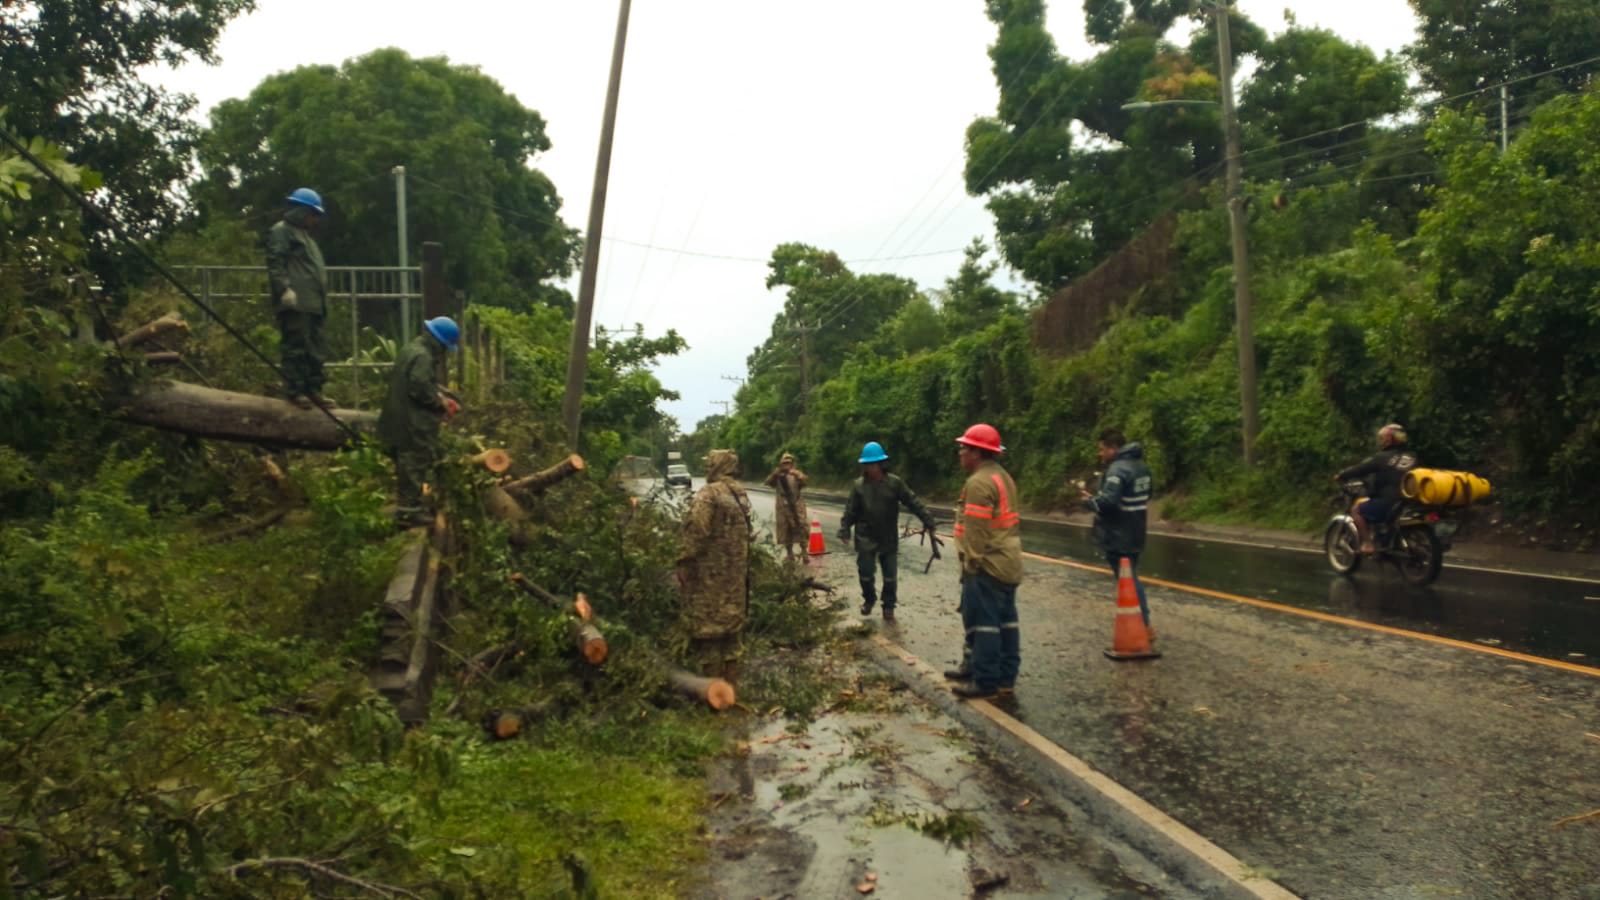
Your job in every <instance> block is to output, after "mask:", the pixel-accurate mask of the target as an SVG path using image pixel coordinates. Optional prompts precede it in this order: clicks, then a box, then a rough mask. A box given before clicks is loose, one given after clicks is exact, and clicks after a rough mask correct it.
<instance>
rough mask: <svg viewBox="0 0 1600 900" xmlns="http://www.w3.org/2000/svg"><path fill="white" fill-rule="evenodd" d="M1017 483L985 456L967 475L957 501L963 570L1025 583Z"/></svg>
mask: <svg viewBox="0 0 1600 900" xmlns="http://www.w3.org/2000/svg"><path fill="white" fill-rule="evenodd" d="M1016 499H1017V483H1016V482H1014V481H1012V480H1011V475H1010V474H1009V473H1007V472H1006V470H1005V469H1002V468H1000V464H999V463H997V462H995V461H993V460H986V461H985V462H983V463H982V464H981V465H979V466H978V468H977V469H975V470H974V471H973V472H972V474H971V475H969V476H967V483H966V485H965V486H963V487H962V488H961V499H960V500H957V501H956V529H955V534H956V555H957V556H958V557H959V558H960V559H961V574H962V575H963V576H965V575H976V574H978V573H979V572H984V573H987V574H988V575H989V576H990V577H991V578H994V579H995V580H996V581H1000V582H1003V583H1005V584H1020V583H1022V531H1021V524H1022V523H1021V518H1020V517H1019V516H1018V514H1017V507H1016Z"/></svg>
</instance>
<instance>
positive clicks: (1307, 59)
mask: <svg viewBox="0 0 1600 900" xmlns="http://www.w3.org/2000/svg"><path fill="white" fill-rule="evenodd" d="M1260 58H1261V65H1260V67H1259V68H1258V69H1257V70H1256V72H1255V74H1254V75H1253V76H1252V77H1251V79H1250V81H1249V82H1248V83H1247V84H1246V85H1245V86H1244V90H1243V91H1242V94H1241V97H1240V118H1241V120H1242V121H1243V122H1244V123H1245V128H1244V132H1245V135H1244V140H1245V145H1246V149H1258V148H1269V147H1273V146H1275V145H1277V144H1281V143H1286V142H1292V143H1290V144H1289V146H1288V147H1287V148H1285V149H1284V150H1282V151H1276V152H1273V153H1268V154H1265V155H1260V156H1256V157H1252V158H1251V159H1250V160H1248V161H1247V165H1248V166H1249V167H1250V171H1251V174H1252V176H1253V177H1256V178H1261V177H1262V176H1264V175H1273V176H1277V177H1284V178H1292V177H1295V176H1298V175H1303V174H1305V173H1308V172H1311V171H1313V170H1315V169H1316V168H1318V167H1320V166H1323V165H1333V166H1335V167H1341V166H1347V165H1349V164H1351V163H1355V164H1357V165H1359V163H1360V161H1361V160H1362V158H1363V157H1364V156H1365V155H1367V153H1368V152H1369V151H1370V149H1371V148H1370V146H1369V143H1368V141H1367V140H1366V138H1367V136H1368V134H1369V133H1370V132H1372V131H1373V130H1374V128H1373V126H1372V125H1371V123H1372V122H1374V121H1377V120H1379V119H1382V118H1384V117H1387V116H1393V115H1395V114H1397V113H1399V112H1401V111H1402V110H1404V109H1405V108H1406V106H1407V97H1406V72H1405V68H1404V66H1403V65H1402V64H1401V61H1400V60H1398V59H1396V58H1394V57H1393V56H1386V57H1384V58H1383V59H1379V58H1378V57H1377V55H1376V54H1374V53H1373V52H1372V51H1371V50H1370V49H1368V48H1366V47H1363V46H1360V45H1357V44H1351V43H1349V42H1347V41H1345V40H1343V39H1342V38H1340V37H1339V36H1338V35H1336V34H1334V33H1333V32H1331V31H1325V30H1323V29H1319V28H1290V29H1289V30H1288V31H1285V32H1284V33H1283V34H1281V35H1279V36H1278V37H1276V38H1273V39H1272V40H1271V41H1268V42H1267V43H1266V44H1265V45H1264V46H1263V47H1262V48H1261V54H1260Z"/></svg>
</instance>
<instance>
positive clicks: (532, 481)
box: [503, 453, 585, 494]
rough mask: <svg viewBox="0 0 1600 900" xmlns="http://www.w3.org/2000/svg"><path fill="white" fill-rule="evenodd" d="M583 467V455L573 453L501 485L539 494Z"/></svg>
mask: <svg viewBox="0 0 1600 900" xmlns="http://www.w3.org/2000/svg"><path fill="white" fill-rule="evenodd" d="M584 468H585V464H584V461H583V457H581V456H579V455H578V454H576V453H574V454H572V455H571V456H569V457H567V458H566V459H564V460H562V461H561V462H558V463H556V464H555V465H553V466H551V467H550V468H548V469H545V470H544V471H541V472H535V473H533V474H532V475H529V476H527V477H526V478H518V479H517V480H515V481H508V482H506V483H505V484H504V485H503V487H504V488H505V489H506V490H508V491H522V492H523V493H527V494H541V493H544V492H545V491H547V490H549V489H550V487H551V486H552V485H555V484H558V483H560V482H562V481H565V480H567V479H568V478H571V477H572V476H574V475H576V474H578V473H579V472H582V471H583V470H584Z"/></svg>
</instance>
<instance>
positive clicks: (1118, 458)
mask: <svg viewBox="0 0 1600 900" xmlns="http://www.w3.org/2000/svg"><path fill="white" fill-rule="evenodd" d="M1099 455H1100V462H1102V463H1105V464H1106V474H1105V476H1104V477H1102V478H1101V480H1100V492H1099V493H1097V494H1091V493H1089V492H1088V491H1087V490H1085V491H1082V495H1083V506H1084V508H1085V509H1087V510H1089V511H1091V512H1093V513H1094V536H1095V540H1096V541H1097V542H1098V543H1099V544H1100V549H1101V550H1102V551H1104V552H1105V555H1106V562H1108V563H1110V564H1111V573H1112V574H1113V575H1118V574H1120V572H1121V564H1122V561H1123V560H1124V559H1126V560H1127V561H1128V565H1129V568H1130V569H1132V571H1133V584H1134V588H1135V589H1136V590H1137V592H1138V594H1139V615H1140V617H1141V618H1143V619H1144V627H1145V631H1146V632H1147V633H1148V634H1149V635H1150V640H1152V641H1153V640H1155V637H1156V633H1155V631H1154V630H1153V629H1151V628H1150V604H1149V602H1148V601H1146V600H1145V596H1144V583H1143V582H1141V581H1140V580H1139V554H1141V553H1143V552H1144V537H1145V524H1146V522H1147V519H1148V513H1147V510H1148V509H1149V507H1150V494H1151V489H1152V488H1151V485H1152V482H1151V479H1150V467H1149V466H1147V465H1145V464H1144V448H1143V447H1141V446H1139V445H1138V444H1137V443H1133V444H1130V443H1128V440H1127V438H1125V437H1123V436H1122V432H1120V431H1118V430H1117V429H1115V428H1107V429H1106V430H1105V431H1102V432H1100V446H1099Z"/></svg>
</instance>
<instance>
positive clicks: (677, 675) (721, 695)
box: [664, 666, 739, 712]
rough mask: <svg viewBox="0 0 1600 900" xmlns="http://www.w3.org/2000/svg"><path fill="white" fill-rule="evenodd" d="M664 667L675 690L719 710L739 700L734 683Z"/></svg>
mask: <svg viewBox="0 0 1600 900" xmlns="http://www.w3.org/2000/svg"><path fill="white" fill-rule="evenodd" d="M664 668H665V673H666V676H667V683H668V684H670V685H672V687H673V689H674V690H676V691H678V692H679V693H681V694H683V695H685V696H688V697H692V698H694V699H696V700H699V701H700V702H702V703H704V704H706V705H707V706H709V707H711V708H712V709H714V710H716V711H717V712H722V711H723V710H725V709H728V708H730V707H732V706H733V705H734V704H735V703H737V702H739V700H738V695H737V694H736V693H735V692H734V689H733V685H732V684H729V683H728V682H726V681H724V680H722V679H721V678H706V677H704V676H701V675H695V674H692V673H690V672H685V671H684V670H682V669H679V668H676V667H673V666H666V667H664Z"/></svg>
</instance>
